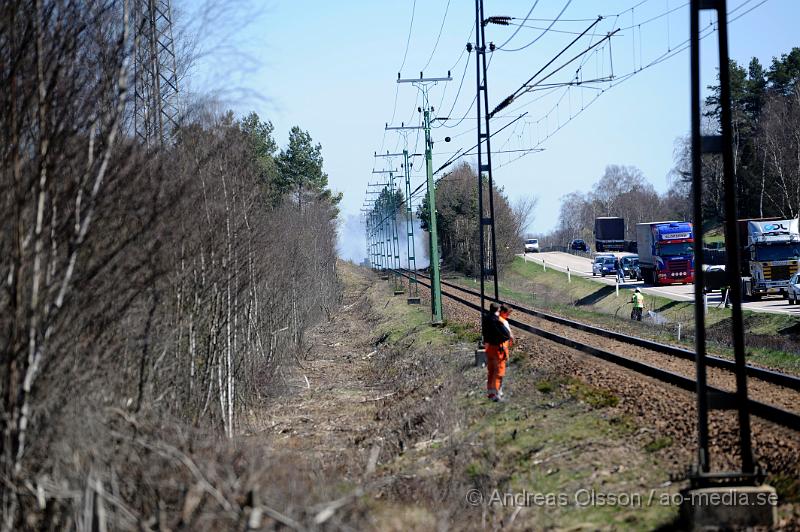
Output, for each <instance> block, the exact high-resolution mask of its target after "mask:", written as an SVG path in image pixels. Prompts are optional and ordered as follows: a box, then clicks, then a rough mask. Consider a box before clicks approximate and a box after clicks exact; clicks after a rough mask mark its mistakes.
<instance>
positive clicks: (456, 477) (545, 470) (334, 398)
mask: <svg viewBox="0 0 800 532" xmlns="http://www.w3.org/2000/svg"><path fill="white" fill-rule="evenodd" d="M341 272H342V280H343V283H344V285H345V300H344V303H343V305H342V308H341V309H340V311H339V312H337V313H336V315H335V316H334V317H333V319H332V321H330V322H328V323H325V324H322V325H320V326H318V327H317V328H315V329H314V330H313V332H312V333H311V334H310V335H309V336H308V338H307V345H308V346H309V347H308V350H307V351H306V352H305V353H303V354H301V355H300V356H298V364H297V367H296V368H293V369H291V370H289V369H287V370H286V373H285V375H284V377H285V385H284V386H283V388H282V389H281V390H280V391H279V397H277V398H276V399H275V400H273V401H271V402H270V403H269V405H268V407H266V408H258V409H255V410H254V411H252V412H251V415H250V426H249V428H248V431H247V435H246V436H244V437H243V438H242V439H241V440H240V442H241V445H242V447H243V448H245V449H246V452H244V453H243V455H244V456H247V457H249V458H247V461H248V464H247V469H251V470H252V469H254V468H255V469H258V470H259V471H262V472H267V473H266V474H259V475H258V479H257V480H256V479H254V478H248V479H247V480H246V482H248V483H249V484H257V491H258V493H259V498H260V500H259V501H258V503H259V506H260V507H261V508H263V510H264V512H263V514H262V513H259V515H256V516H251V517H252V518H251V525H252V526H253V527H254V528H258V527H263V528H282V527H288V528H312V529H313V528H331V529H341V528H345V529H347V528H352V529H379V530H430V529H442V530H445V529H457V530H464V529H470V530H476V529H498V528H508V529H520V530H544V529H567V530H616V529H618V530H630V529H638V530H652V529H656V528H664V529H674V527H675V526H676V521H675V520H676V517H677V513H678V508H677V506H676V505H675V504H674V503H675V501H676V498H675V497H676V494H677V492H678V490H679V489H680V488H682V487H683V486H684V483H681V482H677V481H674V479H672V478H671V477H672V476H673V475H674V473H675V471H676V464H683V463H685V461H686V460H687V456H686V448H685V446H683V445H680V444H679V443H678V442H675V441H673V438H672V437H671V436H670V434H671V433H670V431H669V430H665V428H664V427H662V426H658V424H655V423H652V422H651V421H650V420H648V419H646V418H639V417H637V416H635V415H631V412H630V409H629V408H622V406H621V404H620V402H621V400H620V397H619V396H618V395H616V393H615V392H614V391H612V390H613V388H612V387H611V386H609V387H608V388H606V387H603V385H602V383H597V382H591V381H589V380H587V379H582V378H574V377H572V376H570V375H568V374H565V373H564V372H563V371H561V370H560V369H559V368H557V367H555V366H552V365H549V366H547V365H543V364H541V363H539V361H540V360H541V357H542V356H543V355H546V356H547V357H548V358H550V359H559V358H561V357H562V356H563V358H564V360H565V361H566V360H569V361H570V363H569V364H565V367H574V366H573V364H574V359H573V358H572V357H568V352H567V351H568V350H565V351H564V352H563V353H561V352H560V351H558V349H560V348H557V347H554V346H553V345H552V344H543V343H536V342H533V341H531V340H526V341H524V342H523V345H521V346H520V348H519V350H517V352H516V353H515V355H514V357H513V363H512V364H511V367H510V369H509V377H508V392H509V399H508V400H507V401H506V402H503V403H489V402H487V401H486V399H485V398H484V396H483V386H484V379H485V370H483V369H481V368H476V367H474V366H473V364H472V362H473V349H474V341H475V334H476V331H475V329H474V326H472V325H469V324H468V323H462V322H458V321H456V320H453V321H451V322H450V323H446V324H445V326H443V327H440V328H434V327H431V326H430V325H429V324H428V318H429V312H428V310H429V309H428V308H427V307H426V305H425V302H424V300H423V305H422V306H411V305H407V304H406V301H405V296H404V295H397V296H395V295H393V291H392V290H391V289H390V286H389V284H388V283H387V281H385V280H381V279H379V278H378V277H377V276H375V275H374V274H372V273H371V272H368V271H366V270H362V269H360V268H356V267H353V266H350V265H343V266H342V268H341ZM577 374H578V375H579V374H580V372H577ZM625 402H626V401H625V400H624V398H623V400H622V403H625ZM661 424H662V425H669V421H668V420H661ZM788 508H789V510H788V512H789V514H791V511H792V510H791V506H789V507H788ZM783 516H784V521H783V525H784V526H785V527H786V528H787V529H790V528H791V527H792V526H793V525H792V521H793V519H791V516H790V515H787V512H786V510H785V509H784V511H783Z"/></svg>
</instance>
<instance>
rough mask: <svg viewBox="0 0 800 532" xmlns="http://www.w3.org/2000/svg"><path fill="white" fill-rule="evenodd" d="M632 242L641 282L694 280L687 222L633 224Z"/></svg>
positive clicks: (692, 249)
mask: <svg viewBox="0 0 800 532" xmlns="http://www.w3.org/2000/svg"><path fill="white" fill-rule="evenodd" d="M636 244H637V248H638V250H639V268H640V270H641V274H642V280H643V281H644V282H645V283H649V284H653V285H666V284H679V283H683V284H686V283H692V282H694V231H693V230H692V224H691V223H690V222H678V221H665V222H648V223H642V224H636Z"/></svg>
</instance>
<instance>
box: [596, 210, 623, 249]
mask: <svg viewBox="0 0 800 532" xmlns="http://www.w3.org/2000/svg"><path fill="white" fill-rule="evenodd" d="M594 249H595V251H597V252H598V253H602V252H604V251H625V220H624V219H623V218H618V217H616V216H601V217H600V218H595V219H594Z"/></svg>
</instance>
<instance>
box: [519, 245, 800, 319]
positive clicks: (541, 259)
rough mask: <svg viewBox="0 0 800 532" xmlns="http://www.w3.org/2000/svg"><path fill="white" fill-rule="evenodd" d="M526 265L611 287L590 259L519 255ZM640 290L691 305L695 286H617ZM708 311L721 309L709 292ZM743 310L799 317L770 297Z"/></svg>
mask: <svg viewBox="0 0 800 532" xmlns="http://www.w3.org/2000/svg"><path fill="white" fill-rule="evenodd" d="M618 255H620V256H624V255H628V253H619V254H618ZM519 256H520V257H523V258H524V259H525V260H526V261H528V262H535V263H537V264H542V263H545V264H546V266H547V267H548V268H554V269H556V270H558V271H562V272H566V271H567V268H569V270H570V273H571V275H577V276H579V277H587V278H589V279H592V280H593V281H596V282H598V283H604V284H608V285H612V286H613V285H614V283H615V278H614V276H613V275H607V276H606V277H600V276H597V277H592V259H591V258H589V257H582V256H578V255H571V254H569V253H562V252H559V251H552V252H547V253H524V254H520V255H519ZM637 286H638V287H639V288H640V289H641V290H642V292H644V293H645V294H652V295H658V296H661V297H666V298H669V299H674V300H677V301H694V285H692V284H686V285H680V284H677V285H669V286H659V287H654V286H650V285H645V284H644V283H643V282H642V281H631V280H626V281H625V283H623V284H622V285H620V289H628V290H632V289H633V288H636V287H637ZM708 305H709V307H714V306H721V305H722V299H721V296H720V293H719V292H712V293H710V294H708ZM742 308H743V309H745V310H752V311H755V312H772V313H776V314H791V315H796V316H800V305H789V303H788V302H787V301H786V300H785V299H783V298H781V297H778V296H770V297H766V298H764V299H762V300H761V301H748V302H745V303H744V304H743V305H742Z"/></svg>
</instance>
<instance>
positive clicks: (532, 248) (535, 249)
mask: <svg viewBox="0 0 800 532" xmlns="http://www.w3.org/2000/svg"><path fill="white" fill-rule="evenodd" d="M525 253H539V240H538V239H537V238H528V239H527V240H525Z"/></svg>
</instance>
